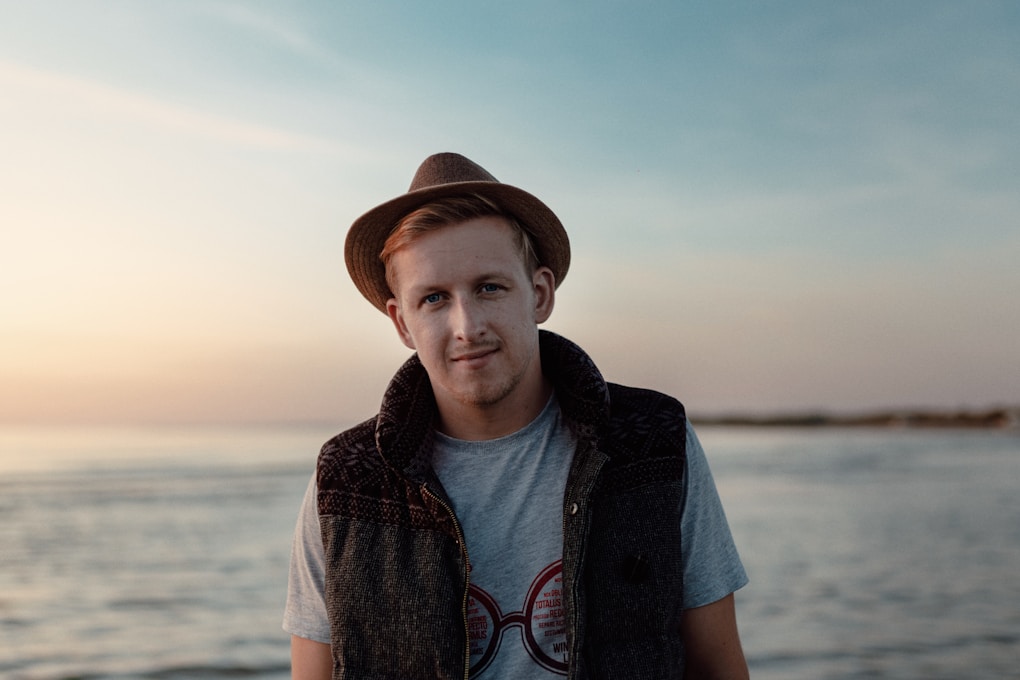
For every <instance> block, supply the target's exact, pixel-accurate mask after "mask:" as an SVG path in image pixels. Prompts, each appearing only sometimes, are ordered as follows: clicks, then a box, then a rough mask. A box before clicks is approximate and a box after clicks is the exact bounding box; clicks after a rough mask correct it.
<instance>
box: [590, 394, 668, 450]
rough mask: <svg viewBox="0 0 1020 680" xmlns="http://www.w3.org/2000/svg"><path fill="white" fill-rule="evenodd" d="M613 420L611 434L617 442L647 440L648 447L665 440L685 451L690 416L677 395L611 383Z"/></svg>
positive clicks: (610, 404) (610, 428)
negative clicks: (672, 395)
mask: <svg viewBox="0 0 1020 680" xmlns="http://www.w3.org/2000/svg"><path fill="white" fill-rule="evenodd" d="M608 387H609V423H608V428H607V434H608V435H609V437H610V438H611V439H613V440H616V441H622V442H631V443H633V444H636V443H638V442H639V441H641V442H644V447H648V446H654V445H655V444H656V443H658V442H661V443H663V444H665V445H667V446H673V447H676V448H677V449H679V450H680V451H683V450H684V448H685V444H686V441H687V416H686V412H685V410H684V406H683V404H682V403H680V401H679V400H677V399H676V398H674V397H671V396H669V395H668V394H663V393H662V392H657V391H655V390H649V389H645V388H641V387H628V386H626V385H618V384H616V383H608Z"/></svg>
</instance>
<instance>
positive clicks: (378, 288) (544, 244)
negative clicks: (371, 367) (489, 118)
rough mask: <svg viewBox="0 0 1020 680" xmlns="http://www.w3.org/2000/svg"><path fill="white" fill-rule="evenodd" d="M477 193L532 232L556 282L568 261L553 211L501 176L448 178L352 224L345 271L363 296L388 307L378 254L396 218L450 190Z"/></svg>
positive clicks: (567, 244)
mask: <svg viewBox="0 0 1020 680" xmlns="http://www.w3.org/2000/svg"><path fill="white" fill-rule="evenodd" d="M464 194H479V195H481V196H484V197H485V198H488V199H489V200H490V201H492V202H493V203H495V204H496V205H497V206H499V208H500V209H501V210H503V211H505V212H506V213H508V214H509V215H512V216H513V217H514V218H516V219H517V221H518V222H520V224H521V226H523V227H524V229H525V230H526V231H527V232H528V233H529V234H530V235H531V237H532V241H533V242H534V245H535V250H536V255H537V256H538V261H539V263H540V264H541V265H543V266H545V267H549V269H551V270H552V272H553V275H554V277H555V280H556V286H559V285H560V283H561V282H562V281H563V279H564V278H565V277H566V275H567V269H569V267H570V241H569V239H568V238H567V232H566V230H565V229H564V228H563V225H562V224H561V223H560V220H559V218H558V217H556V214H555V213H553V211H552V210H550V209H549V207H548V206H547V205H546V204H545V203H543V202H542V201H540V200H539V199H538V198H536V197H535V196H532V195H531V194H529V193H528V192H527V191H524V190H522V189H518V188H517V187H515V186H512V185H510V184H503V183H502V182H487V181H473V182H451V183H447V184H441V185H436V186H432V187H427V188H424V189H419V190H417V191H410V192H408V193H406V194H402V195H400V196H398V197H396V198H394V199H392V200H390V201H387V202H385V203H383V204H381V205H378V206H376V207H375V208H373V209H372V210H369V211H368V212H366V213H365V214H364V215H362V216H361V217H359V218H358V219H356V220H355V221H354V223H353V224H351V228H350V230H349V231H348V232H347V240H346V242H345V244H344V260H345V261H346V263H347V271H348V273H349V274H350V276H351V279H352V280H353V281H354V285H355V286H357V288H358V290H359V291H360V292H361V294H362V295H364V296H365V298H366V299H367V300H368V301H369V302H371V303H372V305H373V306H375V307H376V308H377V309H379V310H380V311H382V312H383V313H385V312H386V302H387V301H388V300H389V299H390V298H392V297H393V293H392V292H391V291H390V288H389V285H387V283H386V269H385V267H384V266H383V263H382V260H380V259H379V254H380V253H381V252H382V249H383V246H384V245H385V243H386V239H387V238H389V235H390V233H391V232H392V231H393V229H394V228H395V227H396V225H397V223H398V222H399V221H400V220H401V219H403V218H404V216H405V215H407V214H408V213H410V212H413V211H414V210H417V209H418V208H420V207H422V206H423V205H425V204H426V203H431V202H432V201H435V200H437V199H441V198H447V197H450V196H462V195H464Z"/></svg>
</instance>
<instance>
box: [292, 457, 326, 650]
mask: <svg viewBox="0 0 1020 680" xmlns="http://www.w3.org/2000/svg"><path fill="white" fill-rule="evenodd" d="M317 495H318V493H317V486H316V483H315V475H312V479H311V481H310V482H309V483H308V489H307V490H306V491H305V497H304V500H303V501H302V503H301V511H300V512H299V513H298V519H297V526H296V527H295V529H294V543H293V545H292V546H291V552H290V575H289V578H288V579H287V606H286V608H285V609H284V614H283V629H284V630H285V631H287V632H288V633H290V634H291V635H297V636H298V637H302V638H307V639H309V640H315V641H316V642H324V643H326V644H329V617H328V615H327V614H326V577H325V573H326V570H325V562H326V559H325V552H324V550H323V548H322V534H321V533H320V531H319V511H318V506H317V502H316V497H317Z"/></svg>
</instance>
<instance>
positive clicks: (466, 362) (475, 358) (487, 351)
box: [452, 347, 497, 367]
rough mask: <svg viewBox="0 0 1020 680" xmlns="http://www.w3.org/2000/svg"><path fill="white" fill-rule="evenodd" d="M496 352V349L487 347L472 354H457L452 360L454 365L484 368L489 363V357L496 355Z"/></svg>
mask: <svg viewBox="0 0 1020 680" xmlns="http://www.w3.org/2000/svg"><path fill="white" fill-rule="evenodd" d="M496 351H497V350H496V348H495V347H486V348H483V349H478V350H474V351H471V352H463V353H461V354H455V355H454V356H453V357H452V360H453V362H454V363H457V364H461V365H463V366H468V367H475V366H482V365H484V364H485V363H486V362H487V361H488V359H489V357H491V356H492V355H493V354H495V353H496Z"/></svg>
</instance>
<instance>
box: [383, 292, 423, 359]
mask: <svg viewBox="0 0 1020 680" xmlns="http://www.w3.org/2000/svg"><path fill="white" fill-rule="evenodd" d="M386 314H388V315H389V317H390V321H392V322H393V325H394V327H395V328H396V329H397V335H399V336H400V341H401V342H402V343H404V346H405V347H407V348H408V349H418V348H417V347H415V346H414V338H413V337H411V331H409V330H408V329H407V323H405V322H404V315H403V314H402V313H401V312H400V303H399V302H397V299H396V298H390V299H389V300H387V301H386Z"/></svg>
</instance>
